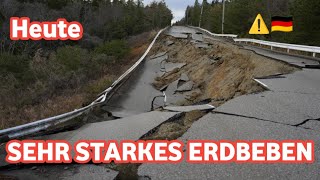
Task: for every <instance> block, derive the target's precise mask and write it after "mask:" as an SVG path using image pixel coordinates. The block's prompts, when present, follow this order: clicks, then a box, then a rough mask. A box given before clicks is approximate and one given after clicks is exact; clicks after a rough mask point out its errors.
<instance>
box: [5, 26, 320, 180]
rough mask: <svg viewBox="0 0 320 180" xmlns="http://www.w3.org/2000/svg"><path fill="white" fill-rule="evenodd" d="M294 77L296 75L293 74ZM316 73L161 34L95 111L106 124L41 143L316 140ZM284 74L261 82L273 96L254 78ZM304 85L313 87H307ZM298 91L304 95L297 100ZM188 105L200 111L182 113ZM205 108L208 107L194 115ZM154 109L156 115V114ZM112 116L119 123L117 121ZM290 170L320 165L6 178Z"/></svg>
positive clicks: (86, 170) (46, 171) (57, 172)
mask: <svg viewBox="0 0 320 180" xmlns="http://www.w3.org/2000/svg"><path fill="white" fill-rule="evenodd" d="M272 56H275V54H272ZM281 57H283V55H281ZM289 73H293V74H290V75H286V74H289ZM309 73H311V74H313V75H318V72H317V71H316V70H315V71H309V70H303V71H301V69H299V68H297V67H295V66H291V65H290V64H288V63H287V62H282V61H276V60H274V59H269V58H266V57H262V56H259V55H257V54H255V53H253V52H251V51H248V50H245V49H243V48H241V47H238V46H237V45H234V44H231V43H229V42H227V41H224V40H223V39H217V38H214V37H210V36H208V35H205V34H203V33H202V32H199V31H197V30H195V29H192V28H187V27H171V28H170V29H169V30H168V31H167V32H165V33H164V34H162V35H161V36H160V39H159V40H158V41H157V42H156V44H155V46H154V47H153V48H152V50H151V52H150V54H149V56H148V57H147V59H146V61H145V62H144V63H143V64H142V65H141V66H140V67H139V68H138V69H137V70H136V71H135V72H134V73H133V74H132V75H131V76H130V77H129V78H128V79H127V81H126V82H125V83H124V84H123V86H121V87H120V88H119V90H118V91H117V92H116V93H115V94H114V96H113V97H112V98H111V100H110V101H109V102H108V103H107V104H105V105H104V106H102V107H101V108H100V109H99V111H96V112H95V113H96V115H97V116H98V117H97V118H99V119H100V120H99V121H97V120H95V122H98V123H91V124H87V125H85V126H83V127H81V128H80V129H78V130H75V131H70V132H64V133H59V134H53V135H50V136H43V137H36V138H40V139H66V140H71V141H76V140H77V139H79V138H82V139H87V138H90V139H104V140H110V139H113V140H123V139H132V140H138V139H144V140H146V139H167V140H173V139H180V140H182V141H187V140H189V139H215V140H219V139H229V140H237V139H246V140H250V139H268V138H269V139H278V140H281V139H287V138H288V139H316V137H317V136H318V132H316V131H318V130H319V129H315V127H318V126H317V125H314V124H312V125H308V123H310V122H317V123H318V122H319V119H318V117H320V114H318V112H320V111H319V106H318V104H319V102H320V96H318V94H317V89H319V86H318V85H315V84H314V82H319V81H318V80H319V79H317V78H316V77H314V76H312V78H311V77H309V75H308V74H309ZM279 74H281V76H282V78H266V79H260V80H261V81H262V82H263V83H265V84H267V85H268V87H269V89H270V90H271V91H267V92H264V91H265V89H264V88H263V87H262V86H261V85H260V84H258V83H257V82H255V81H254V80H253V78H258V77H261V78H263V77H264V78H265V77H272V76H275V75H279ZM318 77H320V76H318ZM306 79H307V80H306ZM301 84H303V86H308V87H310V88H305V87H301ZM285 91H288V92H289V93H284V92H285ZM163 92H164V93H163ZM296 92H297V93H299V94H300V95H298V94H295V95H292V94H293V93H296ZM155 97H159V98H156V99H155ZM162 97H163V98H162ZM201 104H209V105H212V106H215V107H217V109H216V110H215V111H213V112H209V113H207V112H208V111H210V110H211V109H212V108H211V106H206V107H203V106H199V107H197V108H195V109H194V107H195V106H194V105H201ZM187 105H190V106H192V107H193V108H190V106H189V107H177V106H187ZM164 106H166V107H167V108H163V107H164ZM301 106H302V107H301ZM152 107H153V108H152ZM200 107H201V108H204V109H202V111H192V110H197V109H201V108H200ZM151 109H155V110H156V111H154V112H149V111H150V110H151ZM177 109H180V110H177ZM190 109H192V110H190ZM179 111H180V112H179ZM182 112H183V113H182ZM110 116H113V117H112V118H114V117H116V118H119V119H117V120H114V121H109V120H110ZM252 119H254V120H255V121H252ZM89 122H90V121H89ZM309 126H313V127H309ZM293 129H295V130H294V131H293ZM310 129H313V130H314V131H313V130H310ZM318 151H319V149H318V148H317V149H316V152H318ZM0 154H1V155H3V153H0ZM10 167H12V166H10ZM290 168H292V171H295V170H296V171H300V172H301V173H300V174H301V177H305V178H307V177H310V176H308V175H306V171H309V172H316V170H317V169H318V168H319V163H318V162H317V163H316V164H315V165H314V166H311V167H306V166H288V167H284V166H281V165H280V167H279V166H277V165H272V166H264V165H261V166H251V165H244V166H238V165H233V164H232V165H222V166H216V165H207V166H205V165H198V166H196V165H189V164H186V163H184V162H183V163H181V164H178V165H175V166H172V165H165V164H164V165H149V164H143V165H141V164H129V165H128V164H124V165H116V164H113V163H112V164H107V165H99V166H98V165H92V164H91V165H83V166H80V165H75V164H73V165H61V166H58V165H57V166H51V165H34V166H30V165H29V166H24V165H22V166H18V168H14V169H11V170H10V171H9V169H6V168H2V169H0V173H4V174H6V175H10V176H17V177H20V178H21V177H22V178H24V179H25V178H26V177H28V178H30V179H42V178H49V179H50V178H52V179H56V178H67V179H69V178H75V177H76V178H80V179H81V177H90V176H94V177H95V179H113V178H116V179H128V178H134V179H138V178H143V177H145V178H147V179H190V178H193V179H199V178H200V179H203V178H234V177H238V176H236V174H237V172H242V171H243V172H246V173H247V174H245V173H242V174H241V175H240V176H239V177H242V178H250V177H251V178H253V177H256V178H263V177H267V176H266V174H268V173H270V172H274V173H276V174H275V177H295V176H293V174H290V172H287V171H286V170H287V169H290ZM259 171H261V173H259ZM118 173H119V174H118ZM177 175H178V176H177Z"/></svg>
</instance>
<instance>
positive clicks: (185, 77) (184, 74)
mask: <svg viewBox="0 0 320 180" xmlns="http://www.w3.org/2000/svg"><path fill="white" fill-rule="evenodd" d="M180 80H181V81H185V82H187V81H189V80H190V79H189V77H188V75H187V74H186V73H182V74H181V76H180Z"/></svg>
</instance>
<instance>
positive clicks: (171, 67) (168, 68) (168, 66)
mask: <svg viewBox="0 0 320 180" xmlns="http://www.w3.org/2000/svg"><path fill="white" fill-rule="evenodd" d="M185 65H187V64H186V63H166V64H165V65H164V66H165V70H166V72H171V71H173V70H175V69H177V68H178V69H180V68H182V67H183V66H185Z"/></svg>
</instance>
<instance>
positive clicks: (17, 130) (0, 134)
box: [0, 27, 168, 140]
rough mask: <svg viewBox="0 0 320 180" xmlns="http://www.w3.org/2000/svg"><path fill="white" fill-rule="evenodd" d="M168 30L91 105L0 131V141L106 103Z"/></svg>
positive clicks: (50, 125) (28, 133)
mask: <svg viewBox="0 0 320 180" xmlns="http://www.w3.org/2000/svg"><path fill="white" fill-rule="evenodd" d="M167 28H168V27H166V28H164V29H162V30H160V31H159V32H158V34H157V35H156V36H155V38H154V39H153V41H152V42H151V44H150V45H149V47H148V49H147V50H146V51H145V53H144V54H143V55H142V57H141V58H140V59H139V60H138V61H137V62H136V63H135V64H134V65H133V66H132V67H131V68H130V69H128V70H127V71H126V72H125V73H124V74H123V75H121V76H120V77H119V78H118V79H117V80H116V81H115V82H114V83H113V84H112V85H111V86H110V87H109V88H107V89H106V90H105V91H103V92H102V93H100V95H99V97H98V98H97V99H96V100H94V101H93V102H92V103H91V104H90V105H88V106H85V107H83V108H80V109H76V110H74V111H72V112H68V113H64V114H61V115H58V116H54V117H50V118H46V119H42V120H39V121H35V122H32V123H28V124H24V125H20V126H16V127H12V128H8V129H3V130H0V139H2V138H4V137H6V138H5V139H7V140H10V139H16V138H21V137H24V136H28V135H32V134H35V133H37V132H40V131H45V130H46V129H48V128H50V127H54V126H56V125H59V124H62V123H64V122H67V121H69V120H71V119H74V118H76V117H78V116H80V115H82V114H84V113H85V112H87V111H89V110H90V109H91V108H93V107H96V106H98V105H100V104H102V103H104V102H106V100H107V99H108V96H110V95H111V92H112V91H113V90H114V89H115V87H117V86H119V85H121V83H122V81H123V80H125V79H126V78H127V77H128V75H129V74H130V73H131V72H133V71H134V70H135V69H136V68H137V67H138V66H139V65H140V64H141V62H142V61H143V60H144V59H145V58H146V56H147V54H148V53H149V51H150V49H151V48H152V47H153V45H154V43H155V42H156V40H157V39H158V37H159V36H160V34H161V33H162V32H163V31H164V30H166V29H167Z"/></svg>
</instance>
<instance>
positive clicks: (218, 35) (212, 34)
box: [190, 26, 238, 38]
mask: <svg viewBox="0 0 320 180" xmlns="http://www.w3.org/2000/svg"><path fill="white" fill-rule="evenodd" d="M190 27H192V28H195V29H198V30H201V31H204V32H206V33H208V34H210V35H211V36H216V37H224V38H237V37H238V35H235V34H216V33H212V32H210V31H208V30H206V29H203V28H200V27H194V26H190Z"/></svg>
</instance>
